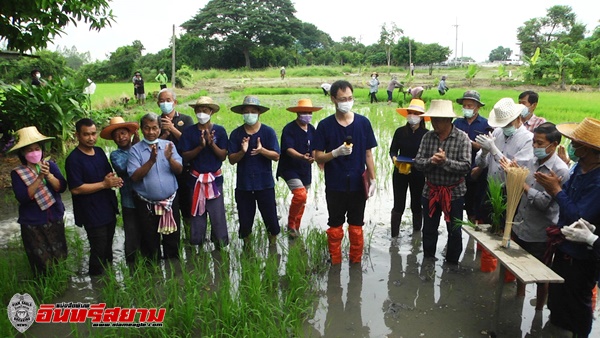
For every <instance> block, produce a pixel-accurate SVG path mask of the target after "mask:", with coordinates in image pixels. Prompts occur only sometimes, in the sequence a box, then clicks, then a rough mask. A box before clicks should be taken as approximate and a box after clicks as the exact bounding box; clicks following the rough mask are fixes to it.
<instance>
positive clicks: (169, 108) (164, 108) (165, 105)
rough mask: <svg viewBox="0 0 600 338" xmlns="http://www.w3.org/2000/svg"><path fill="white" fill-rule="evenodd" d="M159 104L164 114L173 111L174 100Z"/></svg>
mask: <svg viewBox="0 0 600 338" xmlns="http://www.w3.org/2000/svg"><path fill="white" fill-rule="evenodd" d="M159 106H160V111H161V112H162V113H163V114H168V113H170V112H172V111H173V102H161V103H160V104H159Z"/></svg>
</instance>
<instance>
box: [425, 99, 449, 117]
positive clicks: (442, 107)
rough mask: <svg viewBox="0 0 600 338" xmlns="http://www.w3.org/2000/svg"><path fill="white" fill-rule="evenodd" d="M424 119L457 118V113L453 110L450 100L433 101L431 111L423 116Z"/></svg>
mask: <svg viewBox="0 0 600 338" xmlns="http://www.w3.org/2000/svg"><path fill="white" fill-rule="evenodd" d="M421 116H423V117H447V118H451V119H453V118H456V117H457V116H456V113H455V112H454V109H452V101H450V100H431V105H430V106H429V110H428V111H427V112H426V113H425V114H423V115H421Z"/></svg>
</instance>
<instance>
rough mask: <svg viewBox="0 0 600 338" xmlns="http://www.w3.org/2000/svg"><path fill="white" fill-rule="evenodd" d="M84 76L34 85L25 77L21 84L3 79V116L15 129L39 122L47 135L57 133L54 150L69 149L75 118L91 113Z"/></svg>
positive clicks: (0, 116)
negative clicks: (14, 83)
mask: <svg viewBox="0 0 600 338" xmlns="http://www.w3.org/2000/svg"><path fill="white" fill-rule="evenodd" d="M86 85H87V82H86V81H85V80H83V79H81V80H73V79H70V78H64V79H61V78H57V79H55V80H53V81H49V82H44V83H43V85H42V86H32V85H31V84H29V83H26V82H23V81H21V83H20V85H16V86H13V85H8V84H5V83H0V90H1V91H2V92H3V97H2V98H0V120H1V121H2V122H3V124H4V125H6V126H8V129H10V130H11V131H13V132H14V131H16V130H18V129H21V128H23V127H28V126H32V125H34V126H36V127H37V128H38V130H39V131H40V132H41V133H42V134H44V135H47V136H52V137H56V140H55V141H54V142H52V146H53V150H54V151H56V152H58V153H59V154H60V155H62V154H65V153H66V144H67V142H68V141H70V140H72V139H73V138H74V131H75V122H76V121H77V120H79V119H80V118H82V117H88V113H87V111H86V108H87V102H88V101H87V97H86V95H85V94H83V89H84V88H85V87H86Z"/></svg>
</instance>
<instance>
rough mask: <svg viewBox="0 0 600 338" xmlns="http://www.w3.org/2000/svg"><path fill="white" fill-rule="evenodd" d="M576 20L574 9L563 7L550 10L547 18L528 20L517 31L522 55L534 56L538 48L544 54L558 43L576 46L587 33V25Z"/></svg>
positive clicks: (554, 7) (559, 6) (558, 6)
mask: <svg viewBox="0 0 600 338" xmlns="http://www.w3.org/2000/svg"><path fill="white" fill-rule="evenodd" d="M576 20H577V15H575V13H573V12H572V8H571V7H570V6H562V5H556V6H553V7H550V8H548V10H547V12H546V16H545V17H541V18H533V19H529V20H527V21H526V22H525V24H524V25H523V26H521V27H519V28H518V29H517V39H518V40H519V42H520V44H521V51H522V53H523V54H525V55H533V53H534V52H535V49H536V48H537V47H540V49H541V50H542V52H544V51H545V50H546V49H547V48H549V47H551V46H552V45H554V44H556V43H563V44H569V45H575V44H576V43H577V42H579V41H580V40H582V39H583V37H584V36H583V34H584V33H585V25H584V24H581V23H578V22H577V21H576Z"/></svg>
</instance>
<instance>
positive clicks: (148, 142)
mask: <svg viewBox="0 0 600 338" xmlns="http://www.w3.org/2000/svg"><path fill="white" fill-rule="evenodd" d="M142 141H144V142H146V144H148V145H153V144H157V143H158V137H157V138H156V139H155V140H154V141H148V140H146V138H145V137H144V138H143V139H142Z"/></svg>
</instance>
